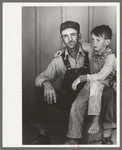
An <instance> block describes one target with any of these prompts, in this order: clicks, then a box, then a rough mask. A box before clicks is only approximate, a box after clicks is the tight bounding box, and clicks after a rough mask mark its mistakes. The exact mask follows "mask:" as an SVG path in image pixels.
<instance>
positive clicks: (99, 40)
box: [92, 34, 110, 51]
mask: <svg viewBox="0 0 122 150" xmlns="http://www.w3.org/2000/svg"><path fill="white" fill-rule="evenodd" d="M109 43H110V40H108V39H105V38H104V35H103V36H95V35H94V34H92V46H93V48H94V50H95V51H102V50H105V49H106V46H107V45H109Z"/></svg>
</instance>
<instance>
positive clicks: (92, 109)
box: [72, 25, 116, 134]
mask: <svg viewBox="0 0 122 150" xmlns="http://www.w3.org/2000/svg"><path fill="white" fill-rule="evenodd" d="M91 35H92V46H93V49H94V51H93V53H92V55H91V56H89V59H90V73H91V74H87V75H80V76H79V77H78V78H77V79H76V80H75V81H74V82H73V84H72V88H73V90H76V89H77V85H78V84H79V83H80V82H84V81H90V95H89V103H88V115H93V116H94V117H93V122H92V125H91V127H90V128H89V130H88V132H89V133H93V134H94V133H97V132H98V131H99V118H100V112H101V97H102V92H103V89H104V87H105V86H106V85H108V84H109V82H110V81H111V79H112V78H113V76H114V74H115V70H116V58H115V55H114V54H113V52H112V50H111V49H110V48H109V44H110V41H111V38H112V30H111V29H110V27H109V26H106V25H101V26H97V27H95V28H94V29H93V30H92V31H91ZM79 111H80V110H79Z"/></svg>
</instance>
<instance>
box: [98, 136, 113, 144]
mask: <svg viewBox="0 0 122 150" xmlns="http://www.w3.org/2000/svg"><path fill="white" fill-rule="evenodd" d="M111 136H112V135H110V136H109V137H106V138H103V139H102V143H101V144H106V145H112V144H113V141H111Z"/></svg>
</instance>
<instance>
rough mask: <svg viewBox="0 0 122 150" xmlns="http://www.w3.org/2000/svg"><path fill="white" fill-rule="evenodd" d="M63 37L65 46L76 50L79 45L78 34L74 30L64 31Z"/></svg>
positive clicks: (67, 29)
mask: <svg viewBox="0 0 122 150" xmlns="http://www.w3.org/2000/svg"><path fill="white" fill-rule="evenodd" d="M61 36H62V39H63V42H64V44H65V45H66V46H67V47H68V48H70V49H74V48H75V47H76V45H77V44H78V37H79V36H78V32H77V30H75V29H73V28H66V29H64V30H63V31H62V32H61Z"/></svg>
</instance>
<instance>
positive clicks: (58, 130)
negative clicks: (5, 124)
mask: <svg viewBox="0 0 122 150" xmlns="http://www.w3.org/2000/svg"><path fill="white" fill-rule="evenodd" d="M67 130H68V126H67V124H60V125H59V124H55V123H52V124H50V125H49V131H50V133H49V137H50V140H51V145H62V144H63V143H65V142H66V141H67V137H66V136H65V135H66V133H67ZM37 137H38V128H37V127H35V126H32V125H31V124H30V122H26V123H24V124H23V145H32V144H31V143H32V142H34V141H35V140H36V139H37ZM116 139H117V137H116V129H115V128H114V129H113V130H112V141H113V142H114V145H116V143H117V141H116ZM82 144H85V145H88V143H87V144H86V143H84V142H82ZM89 144H92V145H93V144H94V145H100V144H101V141H98V142H91V143H89Z"/></svg>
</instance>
